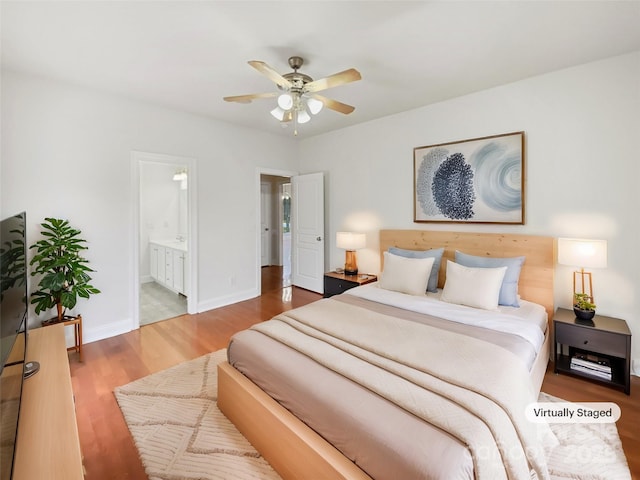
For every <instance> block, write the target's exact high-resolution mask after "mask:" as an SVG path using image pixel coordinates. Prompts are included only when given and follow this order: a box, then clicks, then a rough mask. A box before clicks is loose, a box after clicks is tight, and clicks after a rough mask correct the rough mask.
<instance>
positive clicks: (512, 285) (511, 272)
mask: <svg viewBox="0 0 640 480" xmlns="http://www.w3.org/2000/svg"><path fill="white" fill-rule="evenodd" d="M524 258H525V257H505V258H499V257H477V256H475V255H469V254H466V253H462V252H459V251H457V250H456V263H459V264H460V265H464V266H465V267H472V268H496V267H507V271H506V272H505V274H504V280H502V287H501V288H500V298H499V299H498V305H504V306H506V307H519V306H520V302H518V279H519V278H520V269H521V268H522V264H523V263H524Z"/></svg>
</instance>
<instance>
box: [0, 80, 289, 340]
mask: <svg viewBox="0 0 640 480" xmlns="http://www.w3.org/2000/svg"><path fill="white" fill-rule="evenodd" d="M1 80H2V84H1V88H2V90H1V94H2V97H1V100H2V102H1V103H2V106H1V108H2V110H1V114H2V125H1V128H2V165H1V182H2V187H1V190H0V191H1V192H2V198H1V199H2V202H1V214H2V217H5V216H8V215H10V214H12V213H15V212H18V211H21V210H26V211H27V215H28V231H27V234H28V241H29V243H33V242H35V240H36V239H37V237H38V232H39V228H38V223H39V222H40V221H41V219H43V218H44V217H45V216H56V217H63V218H68V219H69V220H70V221H71V223H72V224H73V225H74V226H75V227H76V228H79V229H80V230H82V234H83V237H84V238H86V239H87V240H88V245H89V251H88V253H87V257H88V258H89V260H90V261H91V265H92V267H93V268H94V269H95V270H96V272H95V274H93V279H94V284H95V286H96V287H97V288H100V289H101V290H102V293H101V294H99V295H96V296H94V297H92V298H91V299H89V300H88V301H86V300H81V301H80V302H79V306H78V307H77V311H78V312H79V313H82V316H83V319H84V336H85V340H86V341H93V340H97V339H100V338H105V337H108V336H111V335H114V334H117V333H121V332H124V331H127V330H129V329H130V328H131V326H132V315H133V311H132V310H133V307H132V305H133V298H132V292H133V291H134V288H133V287H134V282H136V281H137V279H135V278H133V275H132V272H133V254H132V252H133V251H134V245H135V244H136V241H137V232H134V231H133V227H132V225H133V224H134V218H133V217H134V213H133V212H134V207H133V206H134V202H135V199H134V198H133V193H132V192H133V188H132V181H131V178H132V168H131V161H132V160H131V152H132V151H139V152H153V153H160V154H167V155H175V156H178V157H187V158H194V159H195V161H196V162H197V178H195V179H191V181H195V182H197V189H196V190H197V192H198V200H197V204H198V208H199V211H198V235H199V238H198V245H199V251H198V260H199V279H198V283H199V286H198V298H199V300H200V302H199V310H205V309H209V308H213V307H215V306H219V305H224V304H227V303H232V302H235V301H238V300H242V299H246V298H250V297H252V296H255V295H256V292H257V291H258V285H256V279H257V278H259V276H258V275H257V274H256V265H257V261H258V259H256V242H257V229H256V224H257V221H256V215H257V214H259V212H256V205H257V202H256V198H257V195H258V192H257V191H255V190H256V187H255V185H256V184H255V178H256V170H257V168H258V167H263V168H271V169H277V170H289V171H291V170H294V169H295V168H296V167H297V161H296V157H295V153H296V148H295V144H294V140H293V138H288V137H280V136H274V135H270V134H266V133H261V132H257V131H253V130H251V129H246V128H241V127H236V126H233V125H230V124H227V123H224V122H220V121H214V120H211V119H206V118H204V117H199V116H195V115H191V114H187V113H182V112H177V111H174V110H170V109H167V108H163V107H160V106H157V105H151V104H146V103H142V102H137V101H132V100H128V99H126V98H121V97H118V96H115V95H110V94H106V93H99V92H95V91H92V90H85V89H83V88H79V87H75V86H72V85H67V84H62V83H58V82H55V81H50V80H46V79H42V78H36V77H32V76H29V75H25V74H19V73H15V72H7V71H4V72H2V78H1ZM231 277H233V278H234V282H233V283H234V285H231V283H232V282H231V281H230V278H231ZM32 318H33V315H32ZM31 323H32V324H33V323H34V321H33V320H32V322H31Z"/></svg>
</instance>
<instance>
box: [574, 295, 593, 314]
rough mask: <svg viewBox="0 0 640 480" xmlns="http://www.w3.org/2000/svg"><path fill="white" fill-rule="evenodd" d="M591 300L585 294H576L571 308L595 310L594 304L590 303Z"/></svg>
mask: <svg viewBox="0 0 640 480" xmlns="http://www.w3.org/2000/svg"><path fill="white" fill-rule="evenodd" d="M591 300H592V298H591V296H590V295H587V294H586V293H576V294H575V295H574V299H573V306H574V307H576V308H578V309H580V310H595V309H596V304H595V303H592V302H591Z"/></svg>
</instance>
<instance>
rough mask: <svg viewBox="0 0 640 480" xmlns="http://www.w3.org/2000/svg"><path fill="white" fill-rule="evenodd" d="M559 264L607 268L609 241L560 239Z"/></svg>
mask: <svg viewBox="0 0 640 480" xmlns="http://www.w3.org/2000/svg"><path fill="white" fill-rule="evenodd" d="M558 263H559V264H561V265H571V266H574V267H581V268H605V267H606V266H607V241H606V240H587V239H582V238H559V239H558Z"/></svg>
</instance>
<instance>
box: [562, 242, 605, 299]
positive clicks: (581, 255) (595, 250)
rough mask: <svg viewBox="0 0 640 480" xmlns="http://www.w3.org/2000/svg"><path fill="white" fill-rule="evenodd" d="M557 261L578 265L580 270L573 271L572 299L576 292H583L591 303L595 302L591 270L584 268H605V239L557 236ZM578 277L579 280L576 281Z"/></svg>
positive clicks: (563, 263)
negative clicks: (579, 289) (586, 270)
mask: <svg viewBox="0 0 640 480" xmlns="http://www.w3.org/2000/svg"><path fill="white" fill-rule="evenodd" d="M558 263H559V264H561V265H571V266H573V267H580V270H576V271H574V272H573V297H574V301H575V295H576V293H584V294H587V295H588V296H589V297H590V298H591V303H595V301H594V297H593V282H592V278H591V272H585V271H584V269H585V268H605V267H606V266H607V241H606V240H587V239H582V238H559V239H558ZM578 277H579V281H576V279H577V278H578ZM578 285H580V288H581V291H578V289H577V288H578Z"/></svg>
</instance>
